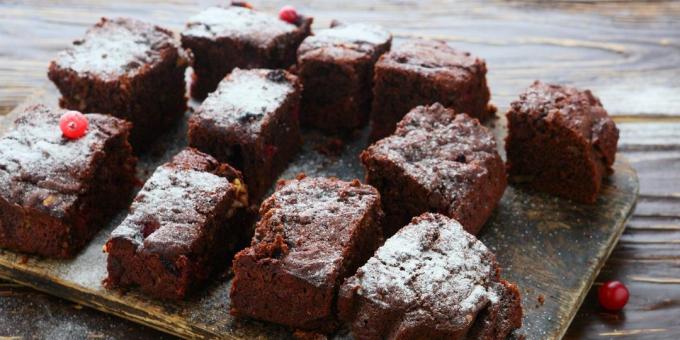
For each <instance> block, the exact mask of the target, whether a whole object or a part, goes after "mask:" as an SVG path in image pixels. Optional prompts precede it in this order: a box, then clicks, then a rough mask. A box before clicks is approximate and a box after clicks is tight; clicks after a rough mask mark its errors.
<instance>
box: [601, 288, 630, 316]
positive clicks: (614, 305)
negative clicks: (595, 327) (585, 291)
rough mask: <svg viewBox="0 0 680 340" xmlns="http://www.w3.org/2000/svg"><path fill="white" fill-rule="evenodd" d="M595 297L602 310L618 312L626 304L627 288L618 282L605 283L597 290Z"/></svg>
mask: <svg viewBox="0 0 680 340" xmlns="http://www.w3.org/2000/svg"><path fill="white" fill-rule="evenodd" d="M597 297H598V300H600V305H601V306H602V308H604V309H606V310H608V311H612V312H616V311H620V310H621V309H623V307H624V306H625V305H626V303H627V302H628V297H629V293H628V288H626V286H625V285H624V284H623V283H621V282H620V281H607V282H605V283H604V284H603V285H602V286H601V287H600V289H598V291H597Z"/></svg>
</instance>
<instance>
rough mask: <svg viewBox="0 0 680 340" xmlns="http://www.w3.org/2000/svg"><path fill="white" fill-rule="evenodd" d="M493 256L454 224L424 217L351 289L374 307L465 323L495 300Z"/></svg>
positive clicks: (380, 254)
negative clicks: (356, 287) (357, 287)
mask: <svg viewBox="0 0 680 340" xmlns="http://www.w3.org/2000/svg"><path fill="white" fill-rule="evenodd" d="M496 267H497V265H496V263H495V259H494V257H493V255H492V254H491V252H490V251H489V250H488V249H487V248H486V246H484V244H482V243H481V242H480V241H478V240H477V239H476V238H475V237H474V236H472V235H470V234H469V233H467V232H465V231H464V230H463V227H462V226H461V225H460V224H459V223H458V222H456V221H455V220H453V219H449V218H447V217H445V216H443V215H439V214H424V215H422V216H421V217H419V218H417V219H416V220H415V221H414V222H413V223H412V224H409V225H408V226H406V227H404V228H402V229H401V230H400V231H399V232H398V233H397V234H395V235H394V236H392V237H391V238H390V239H388V240H387V241H386V242H385V244H384V245H383V246H382V247H380V248H379V249H378V251H377V252H376V254H375V255H374V257H373V258H371V259H370V260H369V261H368V262H367V263H366V264H365V265H364V266H363V267H361V268H360V269H359V270H358V272H357V274H356V275H355V276H354V277H353V278H351V279H350V280H349V284H350V285H357V286H359V287H360V290H359V291H358V294H360V295H361V296H364V297H366V298H368V299H370V300H371V301H372V302H373V303H378V304H380V305H385V306H389V307H390V308H398V309H401V310H402V311H403V312H404V313H413V312H415V311H418V312H420V313H425V314H426V315H428V317H429V318H433V319H445V320H447V319H448V320H452V322H453V323H454V324H469V323H471V321H472V320H468V319H466V317H465V316H466V315H468V314H472V315H474V314H476V313H477V312H478V311H479V310H481V309H482V308H484V307H485V306H486V305H487V304H488V303H489V302H491V301H495V300H497V299H498V297H497V296H495V294H496V293H495V290H494V289H493V288H492V285H491V284H492V282H494V280H495V270H496Z"/></svg>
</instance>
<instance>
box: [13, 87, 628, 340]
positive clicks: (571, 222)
mask: <svg viewBox="0 0 680 340" xmlns="http://www.w3.org/2000/svg"><path fill="white" fill-rule="evenodd" d="M54 91H55V90H52V88H50V89H49V90H43V91H40V92H39V93H38V94H36V95H35V96H34V97H33V98H31V99H30V100H28V101H27V102H26V103H24V104H23V105H21V106H20V107H19V108H17V109H15V111H14V112H17V111H18V110H20V109H21V108H22V107H25V106H26V105H30V104H34V103H45V104H47V105H53V106H54V105H56V103H57V96H56V94H55V93H54ZM14 112H13V113H12V114H10V115H9V116H7V117H5V119H4V120H3V121H2V122H0V130H4V128H6V127H7V125H8V123H9V122H10V121H11V120H13V116H14ZM489 125H490V127H492V128H494V131H495V133H496V136H497V140H498V141H499V148H501V147H502V139H503V137H504V135H505V132H504V128H505V122H504V120H503V119H502V118H501V119H499V120H497V121H496V122H493V123H491V124H489ZM185 129H186V127H185V125H184V123H182V124H180V126H178V127H177V128H176V129H175V131H169V132H168V133H167V134H166V135H165V136H164V137H162V138H161V140H159V141H158V143H157V145H156V146H154V147H152V151H150V152H148V154H146V155H143V156H142V157H141V159H140V164H139V167H138V168H139V176H140V177H141V178H143V179H145V178H147V177H148V176H149V174H150V173H151V172H153V169H154V168H155V167H156V166H158V165H159V164H161V163H163V162H164V161H166V160H168V159H169V158H170V157H172V155H174V154H175V153H177V152H178V151H179V150H180V149H181V148H182V147H184V145H186V141H185V138H184V135H185ZM366 135H367V132H366V131H363V132H361V133H358V134H357V135H356V136H354V137H353V138H351V140H352V141H351V142H347V143H346V144H345V145H344V147H343V149H342V151H341V152H340V153H339V154H338V155H337V156H331V157H327V156H324V155H322V154H321V153H319V151H318V150H319V149H320V148H324V147H325V146H327V143H328V141H329V139H328V138H326V137H324V136H322V135H320V134H318V133H314V132H306V133H305V146H304V148H303V151H302V152H301V153H300V154H299V155H298V156H297V158H296V159H295V160H294V161H293V162H292V164H291V165H290V167H289V168H288V169H287V170H286V171H285V172H284V173H283V174H282V176H281V177H282V178H291V177H293V176H295V175H296V174H297V173H299V172H305V173H307V174H308V175H309V176H336V177H339V178H342V179H353V178H360V179H362V178H363V177H364V173H363V168H362V167H361V165H360V163H359V160H358V157H357V156H358V154H359V153H360V152H361V150H362V149H363V148H365V146H366ZM153 150H163V151H156V152H154V151H153ZM614 168H615V172H614V174H613V175H612V176H611V177H610V178H609V179H608V180H607V181H606V185H605V186H604V190H603V193H602V195H601V197H600V198H599V199H598V201H597V203H596V204H595V205H592V206H588V205H580V204H575V203H572V202H570V201H567V200H562V199H558V198H554V197H550V196H548V195H545V194H540V193H531V192H527V191H524V190H521V189H518V188H513V187H508V189H507V190H506V192H505V195H504V196H503V199H502V200H501V202H500V204H499V207H498V208H497V209H496V211H495V212H494V215H493V216H492V217H491V219H490V220H489V222H488V223H487V224H486V226H485V227H484V229H483V230H482V232H481V234H480V237H481V240H482V241H483V242H484V243H485V244H486V245H487V246H489V247H490V248H491V249H493V250H494V251H495V253H496V255H497V257H498V260H499V262H500V263H501V266H502V268H503V276H504V277H505V278H506V279H507V280H509V281H512V282H515V283H517V284H518V285H519V287H520V289H521V292H522V304H523V307H524V313H525V316H524V320H523V324H524V325H523V327H522V329H520V330H519V331H517V332H516V334H515V336H519V335H525V336H526V337H527V339H549V338H561V337H562V335H563V334H564V333H565V332H566V330H567V327H568V326H569V323H570V322H571V320H572V319H573V317H574V315H575V314H576V311H577V310H578V308H579V306H580V305H581V303H582V302H583V299H584V297H585V295H586V293H587V292H588V289H589V288H590V286H591V285H592V283H593V281H594V279H595V277H596V275H597V273H598V272H599V270H600V268H601V267H602V265H603V264H604V262H605V260H606V259H607V257H608V256H609V254H610V253H611V251H612V249H613V248H614V245H615V244H616V242H617V241H618V239H619V237H620V236H621V234H622V232H623V229H624V228H625V222H626V220H627V218H628V217H629V215H630V214H631V212H632V209H633V207H634V205H635V201H636V198H637V193H638V179H637V175H636V173H635V171H634V170H633V169H632V168H631V167H630V166H629V164H628V163H627V162H626V161H625V160H622V159H619V160H617V162H616V164H615V166H614ZM123 217H124V212H121V214H119V216H118V217H117V218H116V219H114V221H112V222H111V223H110V224H109V225H108V226H106V227H105V228H104V229H103V230H102V231H101V232H100V233H99V234H97V236H96V237H95V239H94V240H93V241H92V242H91V243H90V245H89V246H88V247H87V248H86V249H85V250H84V251H83V252H82V253H81V254H80V255H79V256H78V257H76V258H75V259H73V260H68V261H55V260H47V259H42V258H38V257H33V256H27V255H22V254H16V253H13V252H11V251H6V250H5V251H0V277H3V278H6V279H9V280H12V281H15V282H18V283H21V284H24V285H27V286H31V287H33V288H35V289H37V290H41V291H44V292H47V293H49V294H53V295H56V296H59V297H62V298H65V299H68V300H72V301H74V302H77V303H80V304H83V305H86V306H90V307H93V308H96V309H99V310H101V311H104V312H107V313H111V314H115V315H118V316H120V317H123V318H126V319H130V320H132V321H135V322H139V323H141V324H144V325H147V326H150V327H154V328H157V329H159V330H162V331H165V332H168V333H171V334H175V335H178V336H181V337H186V338H206V337H218V338H290V336H291V335H290V333H289V331H287V330H286V329H285V328H283V327H279V326H276V325H272V324H267V323H262V322H257V321H251V320H243V319H241V320H237V319H234V318H232V317H231V316H230V315H229V313H228V310H229V296H228V290H229V285H230V283H231V280H230V275H229V274H228V273H227V274H226V275H224V276H223V278H221V279H215V282H213V283H212V284H211V285H210V286H209V287H207V288H206V289H205V290H203V291H202V292H201V293H200V294H198V295H196V296H193V297H191V298H190V299H188V300H187V301H184V302H178V303H163V302H159V301H156V300H153V299H149V298H145V297H144V296H142V295H140V294H137V293H136V292H134V291H132V292H127V293H125V294H123V293H120V292H117V291H108V290H105V289H104V288H103V287H102V285H101V281H102V279H103V278H104V277H105V276H106V264H105V261H106V258H105V254H104V253H103V252H102V246H103V244H104V243H105V241H106V239H107V238H108V235H109V233H110V232H111V230H112V229H113V228H114V227H115V226H116V225H117V223H118V222H120V220H121V219H122V218H123ZM539 297H541V299H540V300H543V298H544V302H543V303H541V302H540V301H539ZM282 312H285V311H282ZM338 337H347V336H346V335H343V334H340V335H338Z"/></svg>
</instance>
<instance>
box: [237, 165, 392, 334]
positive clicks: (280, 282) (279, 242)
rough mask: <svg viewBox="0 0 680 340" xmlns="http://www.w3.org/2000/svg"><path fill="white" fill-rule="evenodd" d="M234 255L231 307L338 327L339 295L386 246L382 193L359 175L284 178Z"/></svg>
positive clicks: (292, 322) (240, 312)
mask: <svg viewBox="0 0 680 340" xmlns="http://www.w3.org/2000/svg"><path fill="white" fill-rule="evenodd" d="M260 216H262V218H261V220H260V221H259V222H258V224H257V229H256V231H255V237H254V238H253V241H252V244H251V246H250V247H249V248H246V249H244V250H242V251H241V252H239V253H238V254H237V255H236V257H235V259H234V281H233V284H232V288H231V313H232V314H234V315H236V316H246V317H252V318H256V319H260V320H266V321H271V322H276V323H279V324H283V325H287V326H290V327H293V328H299V329H305V330H316V331H320V332H330V331H332V330H333V329H334V328H335V326H336V325H337V323H336V322H335V321H336V319H335V295H336V293H337V290H338V288H339V285H340V284H341V283H342V280H343V279H344V278H346V277H348V276H350V275H352V274H353V273H354V271H355V270H356V268H357V267H359V266H360V265H361V264H363V263H364V262H365V261H366V260H367V259H368V258H369V257H370V256H371V255H372V254H373V251H375V249H376V248H377V247H378V246H379V245H380V243H381V241H382V239H381V235H382V233H381V230H380V227H379V225H380V219H381V216H382V212H381V210H380V195H379V194H378V192H377V191H376V190H375V189H374V188H372V187H370V186H368V185H362V184H361V183H359V181H358V180H354V181H352V182H344V181H341V180H338V179H335V178H304V177H302V176H299V177H298V179H295V180H289V181H281V182H280V183H279V185H278V188H277V190H276V192H275V193H274V194H273V195H272V196H270V197H269V198H267V199H266V200H265V201H264V202H263V203H262V206H261V207H260Z"/></svg>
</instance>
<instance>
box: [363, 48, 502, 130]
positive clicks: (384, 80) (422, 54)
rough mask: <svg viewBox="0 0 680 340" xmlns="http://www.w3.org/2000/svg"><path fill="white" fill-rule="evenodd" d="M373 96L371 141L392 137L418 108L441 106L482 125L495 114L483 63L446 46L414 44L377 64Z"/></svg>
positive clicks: (395, 51) (398, 49)
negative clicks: (399, 126)
mask: <svg viewBox="0 0 680 340" xmlns="http://www.w3.org/2000/svg"><path fill="white" fill-rule="evenodd" d="M373 92H374V96H373V105H372V111H371V125H372V130H371V139H372V140H378V139H380V138H383V137H386V136H388V135H390V134H391V133H392V132H393V131H394V129H395V127H396V124H397V123H398V122H399V120H401V118H402V117H403V116H404V115H405V114H406V113H408V112H409V111H410V110H411V109H413V108H414V107H416V106H418V105H430V104H434V103H437V102H438V103H440V104H442V105H444V106H446V107H448V108H452V109H454V110H455V111H456V112H458V113H467V114H468V115H470V116H472V117H475V118H478V119H479V120H482V121H483V120H485V119H487V118H489V117H492V116H493V114H494V112H495V108H494V107H493V106H491V105H489V98H490V93H489V88H488V87H487V84H486V63H485V62H484V60H483V59H480V58H477V57H475V56H472V55H471V54H470V53H468V52H463V51H460V50H457V49H454V48H452V47H450V46H449V45H448V44H446V43H445V42H443V41H436V40H411V41H408V42H406V43H403V44H401V45H398V46H395V47H394V48H393V49H392V50H391V51H390V52H388V53H386V54H384V55H383V56H382V57H381V58H380V59H379V60H378V62H377V63H376V65H375V85H374V87H373Z"/></svg>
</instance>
